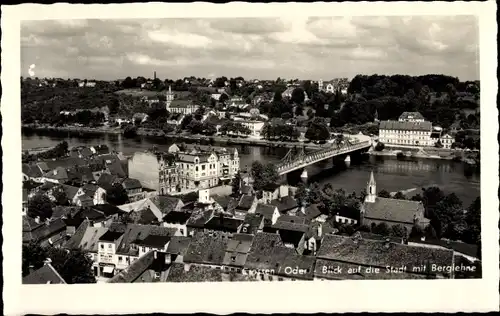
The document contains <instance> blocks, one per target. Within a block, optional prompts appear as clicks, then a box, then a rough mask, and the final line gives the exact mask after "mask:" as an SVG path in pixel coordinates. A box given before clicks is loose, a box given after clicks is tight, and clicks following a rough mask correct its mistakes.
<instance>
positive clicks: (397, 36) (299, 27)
mask: <svg viewBox="0 0 500 316" xmlns="http://www.w3.org/2000/svg"><path fill="white" fill-rule="evenodd" d="M30 67H31V68H30ZM154 71H156V73H157V76H158V77H159V78H160V79H167V78H168V79H178V78H184V77H189V76H195V77H204V78H210V77H219V76H226V77H237V76H242V77H244V78H245V79H254V78H258V79H276V78H278V77H281V78H290V79H292V78H293V79H294V78H299V79H311V80H319V79H323V80H329V79H332V78H339V77H347V78H352V77H354V76H355V75H357V74H366V75H371V74H387V75H390V74H407V75H422V74H446V75H451V76H455V77H459V78H460V79H461V80H477V79H479V30H478V21H477V19H476V18H475V17H474V16H413V17H366V16H363V17H286V18H218V19H216V18H203V19H193V18H189V19H188V18H186V19H180V18H175V19H174V18H168V19H115V20H111V19H110V20H95V19H93V20H77V19H73V20H42V21H23V22H22V24H21V75H22V76H25V77H26V76H29V75H30V73H31V74H32V75H33V76H37V77H61V78H80V79H84V78H87V79H97V80H115V79H123V78H125V77H127V76H131V77H137V76H144V77H146V78H148V77H149V78H152V77H153V72H154Z"/></svg>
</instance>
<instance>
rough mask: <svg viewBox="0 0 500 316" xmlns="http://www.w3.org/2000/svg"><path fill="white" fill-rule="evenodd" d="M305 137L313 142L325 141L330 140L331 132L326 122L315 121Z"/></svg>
mask: <svg viewBox="0 0 500 316" xmlns="http://www.w3.org/2000/svg"><path fill="white" fill-rule="evenodd" d="M304 136H305V138H307V139H309V140H312V141H325V140H327V139H329V138H330V131H329V130H328V127H327V126H326V124H325V123H324V122H322V121H320V120H318V119H315V120H314V121H313V122H312V123H311V125H310V126H309V128H308V129H307V131H306V134H305V135H304Z"/></svg>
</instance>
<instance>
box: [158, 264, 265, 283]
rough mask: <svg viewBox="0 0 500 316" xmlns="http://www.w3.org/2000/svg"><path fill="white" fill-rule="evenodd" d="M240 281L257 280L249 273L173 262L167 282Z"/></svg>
mask: <svg viewBox="0 0 500 316" xmlns="http://www.w3.org/2000/svg"><path fill="white" fill-rule="evenodd" d="M230 281H232V282H238V281H255V279H254V278H252V277H251V276H249V275H246V274H238V273H226V272H225V271H224V270H222V269H220V270H219V269H213V268H212V267H210V266H203V265H187V266H186V265H183V264H181V263H173V264H172V265H171V267H170V269H169V272H168V276H167V282H230Z"/></svg>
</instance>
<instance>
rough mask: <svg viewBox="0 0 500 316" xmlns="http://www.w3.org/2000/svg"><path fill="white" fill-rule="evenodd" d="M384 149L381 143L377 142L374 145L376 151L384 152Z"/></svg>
mask: <svg viewBox="0 0 500 316" xmlns="http://www.w3.org/2000/svg"><path fill="white" fill-rule="evenodd" d="M384 148H385V145H384V143H382V142H377V145H375V150H376V151H382V150H384Z"/></svg>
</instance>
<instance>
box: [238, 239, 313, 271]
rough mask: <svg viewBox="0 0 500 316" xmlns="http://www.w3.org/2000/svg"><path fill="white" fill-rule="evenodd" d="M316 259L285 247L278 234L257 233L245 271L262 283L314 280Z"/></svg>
mask: <svg viewBox="0 0 500 316" xmlns="http://www.w3.org/2000/svg"><path fill="white" fill-rule="evenodd" d="M314 264H315V258H314V257H312V256H303V255H299V254H297V252H296V251H295V250H294V249H291V248H288V247H285V245H284V244H283V242H282V241H281V239H280V236H279V235H277V234H271V233H257V234H256V235H255V237H254V239H253V243H252V246H251V247H250V251H249V253H248V256H247V258H246V262H245V264H244V271H246V273H248V274H250V275H251V276H254V277H256V278H257V279H258V280H261V281H285V280H290V281H295V280H312V279H313V271H314Z"/></svg>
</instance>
